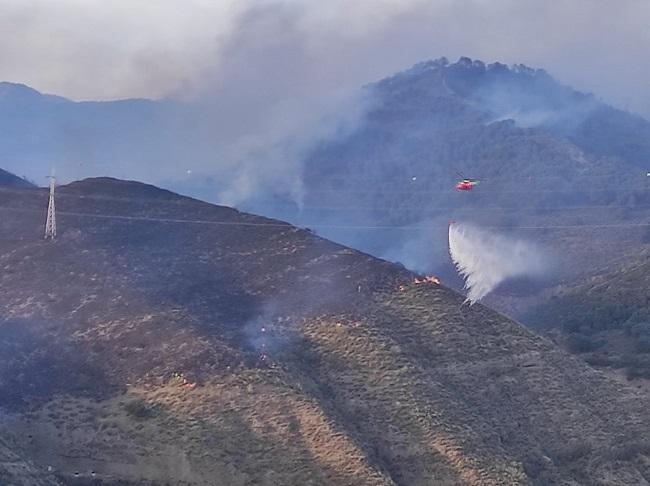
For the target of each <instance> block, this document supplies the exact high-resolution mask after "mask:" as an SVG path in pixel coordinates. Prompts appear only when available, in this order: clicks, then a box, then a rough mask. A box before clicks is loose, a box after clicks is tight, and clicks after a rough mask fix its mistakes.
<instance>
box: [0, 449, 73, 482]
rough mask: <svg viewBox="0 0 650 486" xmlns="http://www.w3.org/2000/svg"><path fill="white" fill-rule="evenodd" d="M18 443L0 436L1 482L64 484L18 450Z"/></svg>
mask: <svg viewBox="0 0 650 486" xmlns="http://www.w3.org/2000/svg"><path fill="white" fill-rule="evenodd" d="M16 449H17V447H16V445H15V444H13V443H9V442H7V441H6V440H5V439H4V438H2V437H0V484H2V485H3V486H4V485H7V486H62V484H61V483H60V482H58V481H57V480H56V478H55V477H54V475H52V474H50V473H49V472H46V471H45V470H44V469H39V468H38V467H36V466H35V465H34V464H32V463H31V462H29V461H27V460H25V459H24V458H23V457H21V455H20V454H18V453H17V452H16Z"/></svg>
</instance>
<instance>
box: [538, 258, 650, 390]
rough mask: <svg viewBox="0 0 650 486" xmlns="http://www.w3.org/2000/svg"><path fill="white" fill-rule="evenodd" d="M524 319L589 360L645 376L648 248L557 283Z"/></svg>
mask: <svg viewBox="0 0 650 486" xmlns="http://www.w3.org/2000/svg"><path fill="white" fill-rule="evenodd" d="M527 320H528V321H529V322H531V323H533V324H536V325H538V326H540V327H541V328H542V329H543V330H546V331H548V332H550V333H551V334H552V335H553V336H554V337H555V338H557V340H558V341H559V342H560V343H562V344H563V345H565V346H566V347H567V348H568V349H569V350H570V351H572V352H575V353H580V354H581V355H583V357H584V358H585V359H586V360H587V361H588V362H589V363H591V364H593V365H595V366H605V367H608V368H613V369H622V370H625V371H626V375H627V377H628V378H630V379H632V378H636V377H643V378H646V379H648V378H650V249H648V248H646V249H645V250H643V251H641V252H640V253H639V254H638V255H637V256H635V257H634V258H632V259H629V260H626V261H624V262H623V263H619V264H617V265H616V266H615V267H614V268H610V269H609V270H608V271H607V272H604V273H602V274H600V275H596V276H594V277H592V278H590V279H589V280H588V281H587V282H581V283H576V284H574V285H571V286H564V287H560V288H559V289H557V290H556V291H555V292H554V293H553V294H552V295H551V296H550V298H549V299H548V300H546V301H544V302H542V303H540V304H539V305H538V306H536V308H534V309H531V310H530V311H529V315H528V317H527Z"/></svg>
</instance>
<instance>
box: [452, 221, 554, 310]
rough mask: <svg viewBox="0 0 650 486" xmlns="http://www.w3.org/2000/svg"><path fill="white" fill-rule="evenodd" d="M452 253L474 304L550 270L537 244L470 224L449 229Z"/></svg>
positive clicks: (468, 297) (470, 299) (456, 224)
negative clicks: (516, 280) (510, 283)
mask: <svg viewBox="0 0 650 486" xmlns="http://www.w3.org/2000/svg"><path fill="white" fill-rule="evenodd" d="M449 253H450V254H451V259H452V260H453V262H454V264H455V265H456V269H457V270H458V273H460V275H461V276H462V277H463V278H464V279H465V289H466V290H467V299H466V302H467V301H469V303H470V304H474V303H475V302H478V301H479V300H481V299H482V298H483V297H485V296H486V295H487V294H489V293H490V292H491V291H492V290H494V289H495V288H496V286H497V285H499V284H500V283H501V282H503V281H505V280H507V279H509V278H513V277H523V276H539V275H541V274H542V273H544V271H545V268H546V266H545V258H544V256H543V254H542V252H541V251H540V249H539V248H537V247H536V246H535V245H534V244H532V243H529V242H526V241H523V240H519V239H514V238H510V237H507V236H503V235H499V234H496V233H492V232H489V231H486V230H484V229H481V228H477V227H475V226H472V225H467V224H459V223H452V224H450V225H449Z"/></svg>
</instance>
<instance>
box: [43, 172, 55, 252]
mask: <svg viewBox="0 0 650 486" xmlns="http://www.w3.org/2000/svg"><path fill="white" fill-rule="evenodd" d="M49 178H50V202H49V204H48V206H47V221H46V222H45V239H46V240H47V239H50V240H53V239H54V238H56V206H55V205H54V188H55V187H56V178H55V177H54V176H49Z"/></svg>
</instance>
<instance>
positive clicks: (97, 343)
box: [0, 179, 650, 486]
mask: <svg viewBox="0 0 650 486" xmlns="http://www.w3.org/2000/svg"><path fill="white" fill-rule="evenodd" d="M46 202H47V193H46V191H44V190H42V191H27V190H25V191H18V192H17V191H0V212H1V213H2V218H1V219H0V234H1V236H2V237H1V238H0V269H1V274H0V316H1V317H2V323H1V324H0V356H2V357H3V358H2V360H0V407H1V408H0V410H1V411H2V417H3V419H2V421H0V434H1V435H11V436H12V437H14V438H15V440H16V441H17V446H19V447H20V448H21V450H24V451H25V452H26V453H27V454H28V455H29V457H30V458H31V459H32V460H33V461H34V462H35V463H36V464H38V465H41V466H47V465H49V466H51V467H52V468H53V469H54V472H56V473H57V474H58V477H59V478H60V480H61V481H62V482H64V483H66V484H74V485H91V484H92V485H95V484H102V485H117V484H120V485H124V484H128V485H154V484H155V485H166V484H169V485H206V484H210V485H223V484H228V485H248V484H264V485H278V484H282V485H307V484H312V485H332V484H336V485H355V486H359V485H408V486H419V485H444V484H449V485H452V484H453V485H456V484H474V485H490V484H493V485H496V484H603V485H604V484H608V485H614V484H618V485H628V484H645V483H646V482H647V481H648V480H649V479H650V467H649V466H648V464H649V457H648V454H649V452H650V446H649V444H648V443H647V439H646V437H647V436H648V432H650V430H649V428H650V421H649V415H648V413H647V412H646V411H645V407H644V404H643V403H642V401H641V400H639V398H638V396H637V395H636V394H635V392H634V391H633V390H632V389H630V388H626V387H624V386H622V385H619V384H616V383H615V382H612V381H610V380H609V379H607V378H606V377H605V376H603V375H602V374H600V373H598V372H596V371H593V370H592V369H590V368H589V367H587V366H586V365H585V364H583V363H582V362H580V361H578V360H576V359H574V358H572V357H570V356H569V355H567V354H565V353H564V352H563V351H561V350H560V349H559V348H557V347H555V346H554V345H553V344H552V343H550V342H549V341H547V340H545V339H542V338H540V337H538V336H536V335H534V334H533V333H531V332H530V331H528V330H526V329H525V328H523V327H522V326H520V325H519V324H517V323H516V322H513V321H511V320H509V319H507V318H505V317H503V316H501V315H499V314H497V313H495V312H493V311H491V310H489V309H487V308H485V307H483V306H480V305H477V306H474V307H471V308H468V307H466V306H461V302H462V300H463V299H462V297H461V296H459V295H458V294H456V293H455V292H453V291H451V290H449V289H447V288H445V287H444V286H440V285H436V284H433V283H424V284H416V283H414V281H413V277H414V276H413V275H412V274H410V273H408V272H406V271H404V270H403V269H400V268H399V267H396V266H395V265H392V264H390V263H387V262H385V261H381V260H377V259H375V258H373V257H370V256H368V255H365V254H362V253H359V252H357V251H354V250H351V249H348V248H345V247H343V246H340V245H337V244H334V243H331V242H329V241H326V240H323V239H321V238H319V237H317V236H315V235H313V234H312V233H310V232H308V231H304V230H300V229H297V228H295V227H293V226H291V225H288V224H285V223H281V222H278V221H274V220H269V219H265V218H262V217H258V216H252V215H249V214H244V213H240V212H237V211H235V210H233V209H229V208H225V207H218V206H213V205H209V204H206V203H202V202H199V201H196V200H191V199H187V198H183V197H180V196H176V195H175V194H173V193H169V192H166V191H162V190H159V189H156V188H154V187H151V186H145V185H142V184H138V183H133V182H124V181H117V180H109V179H94V180H86V181H83V182H79V183H74V184H71V185H69V186H65V187H61V188H60V190H59V195H58V209H59V215H58V220H59V224H60V228H59V231H60V237H59V238H58V239H57V240H56V241H54V242H51V241H43V240H42V226H43V220H44V216H45V205H46Z"/></svg>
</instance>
